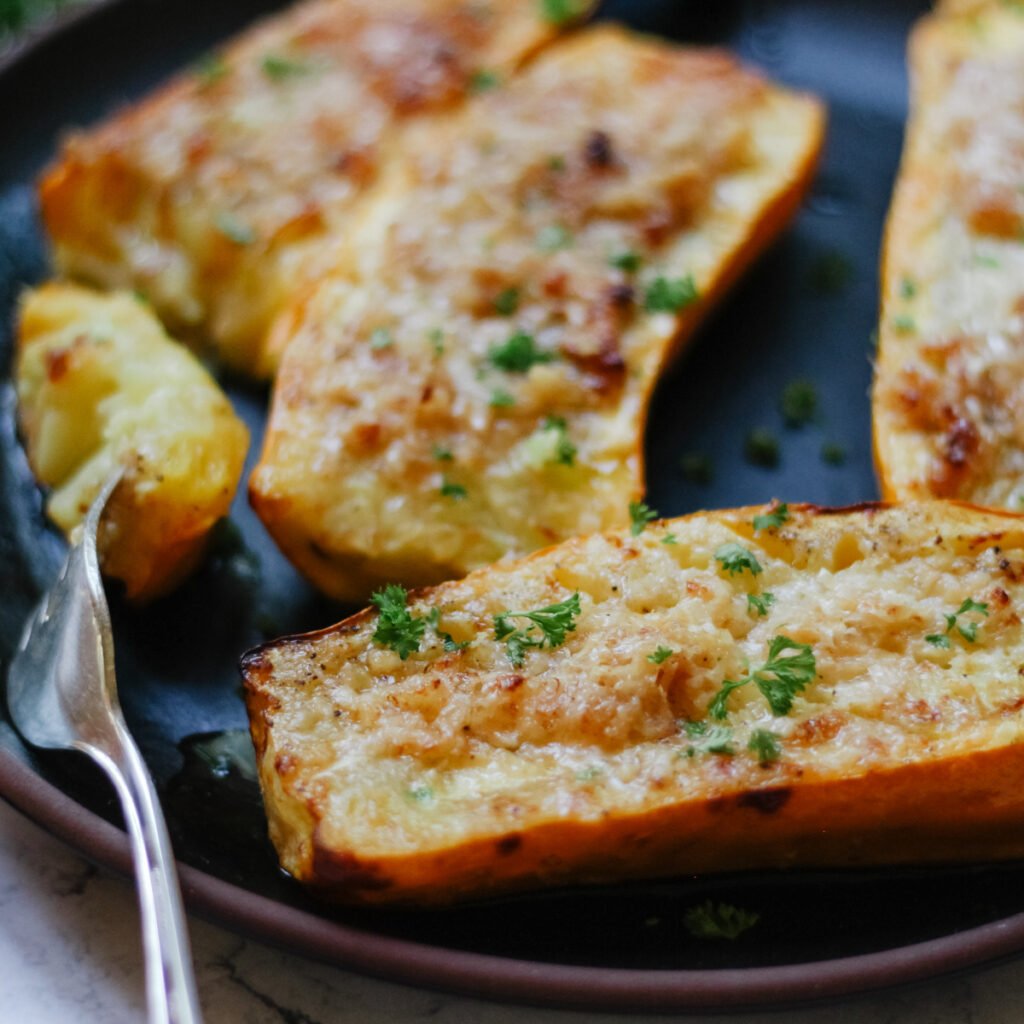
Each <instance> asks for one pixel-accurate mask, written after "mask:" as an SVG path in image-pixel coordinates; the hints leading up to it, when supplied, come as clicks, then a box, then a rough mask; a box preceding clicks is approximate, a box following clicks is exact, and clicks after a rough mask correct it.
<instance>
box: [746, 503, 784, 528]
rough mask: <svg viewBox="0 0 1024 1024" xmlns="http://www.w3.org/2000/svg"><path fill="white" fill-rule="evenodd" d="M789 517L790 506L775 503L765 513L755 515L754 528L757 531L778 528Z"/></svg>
mask: <svg viewBox="0 0 1024 1024" xmlns="http://www.w3.org/2000/svg"><path fill="white" fill-rule="evenodd" d="M788 519H789V506H788V505H780V504H775V505H772V507H771V510H770V511H768V512H766V513H765V514H764V515H760V516H754V529H755V530H756V531H761V530H777V529H778V528H779V527H780V526H781V525H782V524H783V523H784V522H786V520H788Z"/></svg>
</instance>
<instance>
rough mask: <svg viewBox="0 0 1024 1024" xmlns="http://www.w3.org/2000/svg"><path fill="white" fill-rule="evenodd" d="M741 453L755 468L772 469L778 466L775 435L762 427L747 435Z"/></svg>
mask: <svg viewBox="0 0 1024 1024" xmlns="http://www.w3.org/2000/svg"><path fill="white" fill-rule="evenodd" d="M743 451H744V454H745V455H746V457H747V461H748V462H752V463H753V464H754V465H755V466H764V467H765V468H766V469H772V468H774V467H775V466H777V465H778V464H779V442H778V440H777V439H776V437H775V435H774V434H773V433H772V432H771V431H770V430H767V429H765V428H764V427H755V428H754V429H753V430H752V431H750V433H749V434H747V438H746V441H744V443H743Z"/></svg>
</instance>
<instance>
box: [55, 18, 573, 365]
mask: <svg viewBox="0 0 1024 1024" xmlns="http://www.w3.org/2000/svg"><path fill="white" fill-rule="evenodd" d="M589 6H590V5H589V2H580V3H572V4H568V5H550V4H546V3H542V2H541V0H500V2H499V0H308V2H305V3H302V4H299V5H297V6H295V7H294V8H291V9H289V10H287V11H285V12H284V13H282V14H280V15H277V16H275V17H272V18H268V19H267V20H265V21H264V22H262V23H261V24H259V25H257V26H256V27H255V28H253V29H251V30H250V31H248V32H246V33H245V34H244V35H243V36H242V37H241V38H239V39H238V40H237V41H235V42H234V43H232V44H230V45H229V46H228V47H227V48H226V49H224V50H223V51H222V52H219V53H215V54H211V55H209V56H208V57H207V58H205V59H204V60H202V61H200V62H199V63H198V64H196V65H195V67H194V68H193V69H192V70H191V71H190V72H187V73H185V74H183V75H181V76H179V77H178V78H177V79H176V80H175V81H174V82H172V83H171V84H170V85H168V86H166V87H165V88H163V89H161V90H159V91H158V92H157V93H156V94H154V95H153V96H151V97H149V98H148V99H145V100H143V101H142V102H141V103H139V104H137V105H135V106H133V107H129V108H128V109H126V110H125V111H123V112H121V113H119V114H116V115H115V116H113V117H112V118H110V119H109V120H107V121H106V122H104V123H102V124H100V125H99V126H98V127H96V128H93V129H90V130H87V131H84V132H77V133H75V134H73V135H72V136H71V137H70V138H69V139H68V140H67V142H66V143H65V145H64V147H63V150H62V152H61V154H60V156H59V158H58V159H57V161H56V163H55V164H54V165H53V166H52V167H51V168H50V169H49V170H48V171H47V173H46V174H45V176H44V178H43V180H42V183H41V190H40V191H41V204H42V213H43V218H44V220H45V223H46V226H47V228H48V230H49V232H50V235H51V236H52V238H53V242H54V255H55V259H56V262H57V265H58V267H59V268H60V269H61V270H62V271H63V272H64V273H65V274H68V275H71V276H74V277H79V278H82V279H84V280H86V281H89V282H90V283H93V284H97V285H101V286H105V287H120V288H131V289H136V290H139V291H142V292H144V293H145V294H146V295H147V296H148V297H149V299H150V300H151V302H152V303H153V305H154V307H155V308H156V309H157V311H158V312H159V313H160V315H161V317H163V318H164V320H165V322H167V323H168V325H169V326H170V328H171V329H172V330H174V331H176V332H189V333H191V334H195V335H198V336H201V337H203V338H205V339H206V340H208V341H210V342H212V343H213V345H214V347H215V349H216V352H217V353H218V355H219V357H220V358H221V360H222V361H223V362H225V363H226V364H228V365H230V366H231V367H233V368H234V369H236V370H240V371H242V372H244V373H248V374H255V375H261V376H268V375H270V374H271V373H272V371H273V365H272V362H269V361H268V360H267V358H266V355H265V353H264V351H263V340H264V334H265V330H266V327H267V325H268V322H269V320H270V319H271V317H272V316H273V314H274V313H275V312H276V311H277V310H278V309H279V307H280V306H281V304H282V303H283V301H284V299H285V297H286V296H288V295H290V294H291V292H292V290H293V289H294V288H295V287H296V285H297V284H298V283H299V282H301V281H303V280H305V279H306V278H309V277H314V276H316V274H317V273H318V272H319V271H320V270H322V268H323V266H325V265H327V264H329V263H330V261H331V253H332V246H333V239H334V238H335V236H336V235H338V234H339V233H341V232H343V231H344V230H345V228H346V225H347V220H348V216H349V213H350V211H351V209H352V207H353V205H354V204H355V203H356V201H357V199H358V198H359V196H360V195H361V194H362V193H363V192H364V191H365V189H366V188H367V186H368V185H370V184H371V183H372V182H373V181H374V179H375V178H376V177H377V173H378V169H379V167H380V165H381V164H382V162H386V160H387V159H388V158H389V157H388V154H389V153H390V151H391V148H392V146H393V145H394V144H395V143H396V140H397V138H398V136H399V135H400V134H401V130H402V129H403V128H404V126H406V125H408V124H410V123H412V122H415V121H416V120H417V119H420V118H429V117H431V116H438V117H444V116H446V115H447V113H448V112H449V111H450V110H451V109H452V108H453V107H455V106H457V105H458V104H459V103H460V102H461V101H462V100H463V99H464V98H465V97H466V96H467V95H468V94H470V93H474V92H477V91H480V90H485V89H487V88H489V87H491V86H493V85H495V84H497V83H498V82H500V81H501V80H502V79H503V78H504V77H505V76H506V75H508V74H509V73H511V72H512V71H513V70H514V69H515V67H516V66H517V64H518V63H519V62H520V61H521V60H522V59H524V58H525V57H527V56H528V55H529V54H530V53H532V51H533V50H535V49H536V48H538V47H539V46H541V45H542V44H543V43H544V42H545V41H546V40H547V39H549V38H550V37H551V36H552V35H553V34H554V33H555V32H556V31H557V30H558V28H559V23H560V22H562V21H568V20H572V19H571V18H570V17H569V14H570V12H574V13H578V14H579V15H582V14H585V13H586V10H587V8H588V7H589ZM563 10H564V14H562V13H560V12H563Z"/></svg>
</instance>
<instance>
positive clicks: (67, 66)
mask: <svg viewBox="0 0 1024 1024" xmlns="http://www.w3.org/2000/svg"><path fill="white" fill-rule="evenodd" d="M274 6H276V5H275V4H274V3H272V2H270V0H218V2H217V3H209V4H192V5H189V11H188V16H187V17H184V16H182V9H181V7H180V5H179V4H177V3H175V2H173V0H134V2H124V0H122V2H116V0H115V2H113V3H107V4H104V5H103V6H102V7H101V8H100V9H98V10H96V11H94V12H92V13H89V14H87V15H84V16H82V15H81V14H79V15H76V17H75V18H74V19H73V21H72V22H70V23H68V24H66V25H64V26H62V27H60V28H58V29H57V30H55V31H51V32H48V33H44V34H43V35H42V36H41V37H39V38H38V39H36V40H34V41H33V42H32V43H31V45H29V46H28V47H26V48H23V50H22V52H21V53H20V54H15V55H13V56H11V55H9V56H8V58H7V61H6V66H4V67H2V68H0V139H2V140H3V145H2V146H0V367H3V368H4V371H5V372H8V371H7V367H8V365H9V362H10V350H11V341H10V329H9V321H10V319H11V315H12V310H13V306H14V303H15V300H16V296H17V294H18V291H19V289H20V288H21V287H22V286H23V285H24V284H25V283H27V282H32V281H35V280H38V279H39V278H40V277H42V276H43V275H44V274H45V270H46V259H45V252H44V247H43V243H42V239H41V237H40V232H39V226H38V223H37V220H36V214H35V208H34V205H33V192H32V179H33V176H34V175H35V173H36V172H37V171H38V170H39V168H40V167H41V166H42V165H43V163H44V162H45V161H46V159H47V158H48V156H49V155H50V154H51V153H52V152H53V148H54V144H55V140H56V139H57V137H58V136H59V134H60V132H61V131H62V130H63V129H65V128H66V127H68V126H69V125H74V124H79V123H86V122H89V121H92V120H94V119H96V118H99V117H101V116H103V115H104V114H106V113H107V112H108V111H110V110H111V109H113V108H114V107H116V106H117V105H118V104H119V103H121V102H123V101H124V100H126V99H130V98H133V97H136V96H139V95H140V94H141V93H142V92H143V91H144V90H146V89H147V88H148V87H150V86H152V85H153V84H155V83H156V82H158V81H159V80H160V79H161V78H162V77H164V76H165V75H166V74H168V73H169V72H170V71H172V70H173V69H175V68H177V67H179V66H181V65H183V64H185V63H187V62H189V61H191V60H192V59H194V58H195V57H196V56H197V55H199V54H201V53H202V52H204V51H205V50H206V49H207V48H208V47H209V46H210V45H211V44H212V43H214V42H215V41H217V40H219V39H221V38H223V37H224V36H226V35H227V34H228V33H230V32H232V31H234V30H235V29H237V28H239V27H241V26H242V25H244V24H246V23H247V22H248V21H250V20H251V19H252V18H253V17H254V16H256V15H258V14H260V13H262V12H263V11H264V10H266V9H269V8H272V7H274ZM603 13H604V14H606V15H607V16H612V17H618V18H622V19H624V20H626V21H628V22H630V23H631V24H633V25H635V26H637V27H640V28H643V29H646V30H649V31H653V32H659V33H662V34H664V35H666V36H670V37H673V38H676V39H681V40H687V41H699V42H713V43H722V44H727V45H729V46H731V47H733V48H735V49H737V50H738V51H739V52H740V53H741V54H742V55H743V56H744V57H745V58H746V59H747V60H749V61H751V62H753V63H755V64H759V65H761V66H763V67H764V68H766V69H767V70H768V71H769V72H770V73H771V74H773V75H775V76H777V77H779V78H781V79H782V80H784V81H788V82H791V83H793V84H795V85H798V86H803V87H807V88H810V89H813V90H814V91H816V92H818V93H820V94H822V95H823V96H824V97H826V98H827V100H828V101H829V104H830V107H831V129H830V133H829V140H828V148H827V152H826V154H825V160H824V165H823V167H822V170H821V173H820V175H819V177H818V181H817V185H816V187H815V190H814V193H813V195H812V196H811V197H810V199H809V200H808V202H807V204H806V208H805V210H804V211H803V213H802V214H801V215H800V217H799V218H798V220H797V222H796V224H795V226H794V227H793V229H792V230H791V231H790V232H789V233H788V234H787V235H786V236H785V238H783V239H782V241H781V242H780V243H779V244H778V245H777V246H776V247H775V248H774V249H773V250H772V251H771V252H770V253H769V254H768V255H767V256H766V257H765V258H764V259H763V260H761V262H760V263H759V265H758V266H757V267H756V268H755V269H754V271H753V272H752V273H751V274H750V275H749V277H748V278H747V280H746V281H745V282H744V283H743V285H742V286H741V287H740V288H739V289H737V290H736V292H735V293H734V294H733V295H732V296H731V297H730V299H729V301H728V302H727V303H726V304H725V307H724V308H723V309H722V311H721V312H720V313H719V315H718V316H717V318H716V319H715V320H714V322H713V323H711V324H710V325H709V326H708V327H707V328H706V329H705V330H704V331H703V332H702V336H701V337H700V339H699V341H698V342H697V343H696V345H695V346H694V347H693V348H692V350H691V351H690V353H689V355H688V356H687V358H686V359H685V361H684V362H683V363H682V364H681V365H680V366H679V367H678V368H677V369H676V371H675V372H674V373H672V374H671V375H670V376H669V377H667V378H666V379H665V380H664V382H663V383H662V385H661V388H660V390H659V393H658V399H657V401H656V403H655V407H654V411H653V421H652V424H651V430H650V442H649V445H648V458H649V472H650V501H651V503H652V504H654V505H655V506H657V507H658V508H660V509H661V510H662V511H663V512H665V513H673V514H676V513H684V512H689V511H691V510H693V509H696V508H701V507H708V508H714V507H720V506H731V505H738V504H743V503H746V502H757V501H763V500H766V499H768V498H771V497H772V496H780V497H783V498H785V499H787V500H790V501H812V502H818V503H821V504H832V505H835V504H847V503H851V502H856V501H860V500H863V499H868V498H873V497H875V494H876V485H875V480H874V476H873V473H872V467H871V454H870V438H869V410H868V400H867V391H868V384H869V377H870V365H869V359H870V339H871V334H872V327H873V322H874V318H875V309H876V304H877V295H876V284H875V281H876V267H877V264H878V247H879V239H880V235H881V230H882V222H883V217H884V214H885V208H886V205H887V202H888V197H889V193H890V189H891V186H892V180H893V175H894V172H895V169H896V163H897V159H898V156H899V148H900V141H901V126H902V121H903V116H904V109H905V81H904V72H903V50H904V44H905V37H906V32H907V28H908V25H909V24H910V22H911V20H912V18H913V17H914V16H915V15H916V13H917V11H916V10H915V6H914V5H912V4H895V3H892V2H891V0H873V2H866V0H847V2H843V3H839V2H832V3H820V4H814V3H796V2H792V3H783V2H778V3H773V4H760V3H726V2H721V3H717V4H704V3H698V2H696V0H694V2H692V3H687V2H683V0H633V2H630V0H619V2H610V3H607V4H606V6H605V10H604V12H603ZM0 59H2V58H0ZM800 378H806V379H808V380H810V381H812V382H813V384H814V387H815V388H816V391H817V394H818V397H819V409H820V412H819V414H818V416H817V418H816V419H815V421H814V422H812V423H810V424H807V425H805V426H804V427H802V428H800V429H793V428H787V427H786V426H785V422H784V418H783V416H782V413H781V412H780V407H779V403H780V396H781V394H782V392H783V390H784V388H785V386H786V385H787V383H789V382H791V381H793V380H795V379H800ZM227 385H228V387H229V390H230V391H231V394H232V397H233V399H234V400H235V402H236V404H237V405H238V407H239V408H240V409H241V411H242V412H243V414H244V415H245V416H246V418H247V419H248V420H249V422H250V423H251V424H252V426H253V427H254V428H255V430H256V431H257V433H258V431H259V428H260V427H261V425H262V419H263V408H264V405H265V401H266V397H267V396H266V394H265V393H264V392H262V391H260V390H254V389H252V388H247V387H246V386H244V385H243V384H241V383H239V382H233V381H228V382H227ZM5 394H6V398H5V401H4V403H3V408H2V410H0V505H2V512H0V661H2V662H3V663H4V665H5V664H6V661H7V660H8V658H9V656H10V653H11V651H12V650H13V648H14V645H15V643H16V638H17V636H18V633H19V631H20V628H21V624H22V622H23V620H24V619H25V617H26V616H27V614H28V611H29V609H30V607H31V606H32V605H33V603H34V602H35V601H36V599H37V597H38V595H39V593H40V591H41V590H42V589H43V588H44V587H45V586H46V585H47V583H48V582H49V581H50V580H51V578H52V577H53V575H54V572H55V570H56V567H57V565H58V563H59V561H60V558H61V556H62V551H63V545H62V543H61V541H60V540H59V539H58V538H57V536H56V535H55V534H54V533H52V532H51V531H50V530H49V529H48V528H47V526H46V524H45V522H44V520H43V517H42V515H41V512H40V499H39V495H38V494H37V492H36V490H35V489H34V487H33V486H32V483H31V480H30V478H29V476H28V474H27V472H26V469H25V465H24V461H23V457H22V455H21V453H20V451H19V449H18V446H17V443H16V439H15V436H14V427H13V421H12V403H11V401H10V394H9V388H8V389H7V391H6V392H5ZM757 427H761V428H764V429H767V430H769V431H770V432H771V433H772V435H774V436H775V437H776V438H777V439H778V441H779V463H778V465H777V466H776V467H774V468H769V467H763V466H759V465H757V464H755V463H752V462H751V461H749V460H748V457H747V455H745V453H744V445H745V439H746V437H747V434H748V433H749V431H751V430H752V429H753V428H757ZM827 444H830V445H836V446H840V447H841V449H842V452H843V453H844V459H843V462H842V465H833V464H832V463H831V462H830V461H829V460H827V459H826V458H824V457H823V454H822V450H823V446H825V445H827ZM687 453H701V454H703V455H705V456H707V457H708V458H709V459H710V462H711V466H712V468H713V476H712V478H711V480H710V481H704V482H701V481H698V480H695V479H693V473H690V474H689V479H688V478H687V475H684V474H682V473H681V472H680V458H681V457H682V456H683V455H685V454H687ZM832 455H833V457H835V456H836V455H837V453H836V452H833V453H832ZM233 519H234V522H235V524H236V525H237V527H238V528H239V531H240V532H239V533H238V535H236V536H234V537H232V536H227V535H226V536H225V537H224V538H223V543H222V544H221V545H220V546H219V549H218V552H217V554H216V555H215V557H214V558H213V559H212V560H211V561H210V563H209V564H208V565H207V566H206V568H205V569H204V570H203V571H202V572H201V573H200V574H199V576H198V577H197V578H196V579H194V580H193V581H192V582H191V583H189V584H188V585H187V586H186V587H185V588H184V589H183V590H182V591H181V592H180V593H178V594H177V595H175V596H174V597H172V598H171V599H169V600H166V601H163V602H161V603H160V604H158V605H157V606H155V607H151V608H148V609H146V610H145V611H143V612H137V611H132V610H130V609H128V608H126V607H124V606H123V605H122V604H121V603H119V602H118V600H117V599H116V596H115V598H114V600H113V616H114V629H115V634H116V636H117V667H118V675H119V678H120V689H121V696H122V701H123V703H124V707H125V712H126V714H127V717H128V721H129V724H130V725H131V728H132V730H133V732H134V733H135V735H136V737H137V738H138V741H139V743H140V745H141V747H142V750H143V753H144V755H145V757H146V760H147V762H148V764H149V766H150V768H151V769H152V772H153V774H154V776H155V778H156V781H157V786H158V788H159V790H160V792H161V795H162V800H163V804H164V808H165V811H166V813H167V817H168V820H169V822H170V827H171V831H172V834H173V837H174V846H175V850H176V852H177V854H178V856H179V858H180V860H181V862H182V865H183V867H182V878H183V882H184V887H185V894H186V899H187V901H188V903H189V905H190V906H191V907H192V908H193V909H194V910H196V911H198V912H199V913H201V914H204V915H207V916H209V917H212V918H215V919H217V920H219V921H221V922H222V923H225V924H227V925H228V926H229V927H233V928H236V929H238V930H240V931H243V932H246V933H249V934H251V935H255V936H258V937H260V938H262V939H265V940H267V941H269V942H274V943H279V944H281V945H285V946H288V947H290V948H292V949H295V950H298V951H300V952H303V953H306V954H308V955H310V956H314V957H317V958H321V959H325V960H330V961H334V962H336V963H338V964H343V965H345V966H348V967H354V968H356V969H359V970H363V971H367V972H371V973H374V974H378V975H382V976H385V977H388V978H391V979H394V980H399V981H406V982H413V983H416V984H421V985H427V986H439V987H444V988H448V989H454V990H459V991H463V992H469V993H475V994H482V995H487V996H492V997H495V998H501V999H511V1000H519V1001H530V1002H537V1003H549V1004H555V1005H563V1006H580V1007H589V1008H592V1009H613V1008H629V1009H636V1010H681V1009H696V1008H719V1009H724V1008H738V1007H748V1008H749V1007H754V1006H780V1005H792V1004H795V1003H800V1002H807V1001H812V1000H819V999H825V998H831V997H835V996H839V995H845V994H848V993H853V992H860V991H867V990H871V989H876V988H879V987H882V986H886V985H890V984H894V983H900V982H906V981H911V980H915V979H921V978H926V977H929V976H932V975H935V974H938V973H941V972H946V971H950V970H954V969H960V968H964V967H967V966H971V965H974V964H979V963H982V962H989V961H991V960H993V959H996V958H998V957H1000V956H1006V955H1009V954H1011V953H1014V952H1017V951H1018V950H1019V949H1020V948H1022V947H1024V913H1022V911H1024V868H1022V867H1020V866H1018V865H1003V866H985V865H981V866H976V867H969V868H962V867H961V868H937V869H927V870H924V869H922V870H898V871H896V870H882V871H870V872H868V871H856V872H840V871H828V872H823V871H818V872H792V873H767V874H766V873H760V874H752V875H743V876H728V877H716V878H682V879H677V880H674V881H666V882H657V883H651V884H647V885H630V886H621V887H609V888H605V889H601V890H587V891H571V892H568V891H567V892H559V893H551V894H545V895H540V896H533V897H528V898H521V899H516V900H507V901H503V902H500V903H490V904H487V905H481V906H474V907H466V908H463V909H458V910H449V911H444V912H421V913H410V912H405V913H397V912H385V911H363V910H359V911H355V910H330V909H326V908H324V907H320V906H317V905H316V904H314V903H313V902H311V901H310V900H308V899H307V898H306V896H305V895H304V894H303V892H302V891H301V890H300V889H299V888H298V887H297V886H296V885H295V884H294V883H292V882H291V881H290V880H289V879H288V878H286V877H284V876H283V875H282V874H281V873H280V872H279V871H278V869H277V866H276V860H275V858H274V855H273V852H272V850H271V848H270V845H269V843H268V841H267V838H266V833H265V827H264V820H263V815H262V810H261V807H260V803H259V794H258V791H257V789H256V786H255V783H254V782H253V780H252V775H251V750H250V749H249V748H248V745H247V741H246V740H245V736H244V733H239V732H238V731H237V730H240V729H242V728H244V725H245V713H244V710H243V707H242V702H241V698H240V695H239V680H238V675H237V671H236V662H237V659H238V656H239V654H240V653H241V652H242V651H244V650H245V649H246V648H248V647H250V646H252V645H254V644H256V643H258V642H260V641H262V640H263V639H265V638H266V637H267V636H268V635H272V634H279V633H283V632H294V631H298V630H303V629H311V628H314V627H319V626H323V625H326V624H327V623H329V622H331V621H334V620H335V619H337V618H339V617H340V616H341V614H342V613H343V611H344V609H340V608H337V607H331V606H329V605H327V604H325V603H324V602H323V601H321V600H319V599H318V598H317V597H316V596H315V595H314V594H313V593H312V592H311V591H310V590H309V589H308V588H307V587H306V586H305V585H303V584H302V583H301V582H300V581H299V580H298V579H297V578H296V576H295V574H294V573H293V572H292V570H291V569H290V568H289V566H288V565H287V564H286V563H285V562H284V561H283V560H282V558H281V557H280V555H279V554H278V553H277V552H276V550H275V549H274V548H273V546H272V545H271V544H270V542H269V541H268V539H267V537H266V535H265V534H264V533H263V532H262V529H261V527H260V526H259V524H258V523H257V521H256V520H255V518H254V517H253V515H252V513H251V512H250V511H249V510H248V508H247V507H246V506H245V504H244V503H242V502H240V503H239V504H238V505H237V506H236V508H235V510H234V514H233ZM2 667H3V666H0V668H2ZM3 674H5V673H3ZM0 793H2V794H3V795H4V796H6V798H7V799H8V800H10V801H11V802H12V803H13V804H14V805H15V806H17V807H20V808H21V809H22V810H23V811H25V812H26V813H27V814H29V815H30V816H31V817H33V818H34V819H36V820H37V821H38V822H40V824H42V825H44V826H45V827H47V828H48V829H50V830H51V831H52V832H54V833H55V834H57V835H58V836H61V837H63V838H64V839H66V840H68V841H69V842H71V843H72V844H73V845H75V846H76V847H78V848H79V849H80V850H81V851H82V852H83V853H85V854H86V855H87V856H90V857H92V858H94V859H95V860H97V861H99V862H101V863H103V864H107V865H111V866H113V867H115V868H117V869H119V870H121V871H128V870H129V861H128V851H127V843H126V841H125V837H124V834H123V833H122V832H121V830H120V827H119V815H118V811H117V809H116V807H115V804H114V799H113V796H112V794H111V792H110V790H109V789H108V787H107V785H106V784H105V782H104V781H103V779H102V778H100V777H99V776H98V774H97V772H96V771H95V770H94V769H93V768H92V767H91V766H90V765H89V764H87V763H85V762H84V761H83V760H80V759H79V758H77V757H76V756H74V755H65V754H47V755H42V754H37V753H34V752H31V751H29V750H27V749H26V748H25V747H24V746H23V745H22V744H21V743H20V741H19V740H18V737H17V736H16V735H15V733H14V732H13V731H12V729H11V728H10V726H9V724H8V723H7V722H6V721H4V720H0ZM705 899H714V900H723V901H727V902H729V903H733V904H736V905H738V906H741V907H744V908H747V909H749V910H752V911H755V912H757V913H758V914H760V921H759V923H758V925H757V926H756V927H755V928H754V929H753V930H752V931H750V932H748V933H747V934H745V935H744V936H742V937H741V938H740V939H739V940H737V941H735V942H722V941H717V942H716V941H708V940H703V941H701V940H698V939H695V938H693V937H691V936H690V935H689V934H688V932H687V931H686V928H685V927H684V924H683V919H684V916H685V912H686V910H687V908H689V907H692V906H694V905H695V904H698V903H701V902H702V901H704V900H705Z"/></svg>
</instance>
